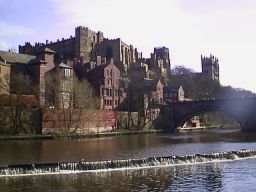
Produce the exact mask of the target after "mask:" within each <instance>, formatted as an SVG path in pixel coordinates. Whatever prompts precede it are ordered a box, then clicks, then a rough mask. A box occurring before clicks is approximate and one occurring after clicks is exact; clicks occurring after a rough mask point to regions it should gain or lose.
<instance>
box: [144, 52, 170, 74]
mask: <svg viewBox="0 0 256 192" xmlns="http://www.w3.org/2000/svg"><path fill="white" fill-rule="evenodd" d="M149 67H150V69H152V70H154V69H164V70H165V71H166V72H167V74H170V72H171V62H170V56H169V49H168V48H166V47H157V48H154V53H151V61H150V63H149Z"/></svg>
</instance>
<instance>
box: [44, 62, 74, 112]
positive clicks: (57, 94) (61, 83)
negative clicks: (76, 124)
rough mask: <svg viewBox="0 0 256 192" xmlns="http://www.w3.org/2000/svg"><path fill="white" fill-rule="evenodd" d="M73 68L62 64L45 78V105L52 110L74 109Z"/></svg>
mask: <svg viewBox="0 0 256 192" xmlns="http://www.w3.org/2000/svg"><path fill="white" fill-rule="evenodd" d="M73 93H74V91H73V68H72V67H70V66H68V65H66V64H65V63H60V64H59V65H56V66H55V67H54V68H53V69H52V70H51V71H49V72H48V73H47V75H46V77H45V98H46V102H45V105H46V106H47V107H50V108H57V109H59V108H61V109H63V108H64V109H65V108H69V107H73Z"/></svg>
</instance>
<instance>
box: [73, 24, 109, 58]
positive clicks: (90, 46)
mask: <svg viewBox="0 0 256 192" xmlns="http://www.w3.org/2000/svg"><path fill="white" fill-rule="evenodd" d="M103 39H104V38H103V33H102V32H100V31H99V32H94V31H91V30H89V29H88V28H87V27H81V26H80V27H77V28H76V29H75V57H76V58H82V59H83V60H84V61H90V60H96V57H97V55H98V52H99V44H100V43H101V42H102V41H103Z"/></svg>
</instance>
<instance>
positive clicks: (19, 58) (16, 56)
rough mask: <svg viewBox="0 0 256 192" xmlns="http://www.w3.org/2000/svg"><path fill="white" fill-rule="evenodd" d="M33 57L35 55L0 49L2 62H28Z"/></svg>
mask: <svg viewBox="0 0 256 192" xmlns="http://www.w3.org/2000/svg"><path fill="white" fill-rule="evenodd" d="M35 58H36V56H33V55H27V54H20V53H12V52H8V51H0V61H1V63H4V64H18V63H20V64H28V63H29V61H30V60H32V59H35Z"/></svg>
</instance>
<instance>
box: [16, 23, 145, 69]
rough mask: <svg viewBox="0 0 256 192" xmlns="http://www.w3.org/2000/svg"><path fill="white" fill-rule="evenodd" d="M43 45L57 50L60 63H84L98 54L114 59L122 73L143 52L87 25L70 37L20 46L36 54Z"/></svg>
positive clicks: (95, 57)
mask: <svg viewBox="0 0 256 192" xmlns="http://www.w3.org/2000/svg"><path fill="white" fill-rule="evenodd" d="M42 47H48V48H50V49H52V50H54V51H55V52H56V54H55V62H56V63H60V62H61V61H63V60H65V61H66V60H73V59H74V58H77V59H79V60H81V61H82V62H83V63H86V62H89V61H94V62H96V60H97V56H100V57H101V58H106V60H108V61H109V60H110V59H111V58H113V59H114V63H115V64H116V65H117V66H118V68H119V69H120V70H121V72H122V73H126V72H127V69H128V68H129V65H130V64H131V63H133V62H135V61H137V60H138V59H141V58H142V53H140V52H138V51H137V49H136V48H133V46H132V45H128V44H126V43H124V42H123V41H121V39H120V38H117V39H107V38H104V36H103V33H102V32H100V31H98V32H94V31H92V30H90V29H88V28H87V27H82V26H80V27H77V28H76V29H75V37H72V36H70V38H68V39H64V38H62V39H61V40H57V42H52V41H50V42H49V41H48V40H46V43H36V44H35V45H34V46H32V45H31V44H30V43H29V42H26V43H25V45H24V46H21V45H20V46H19V52H20V53H24V54H32V55H33V54H35V53H36V52H37V50H39V49H42Z"/></svg>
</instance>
